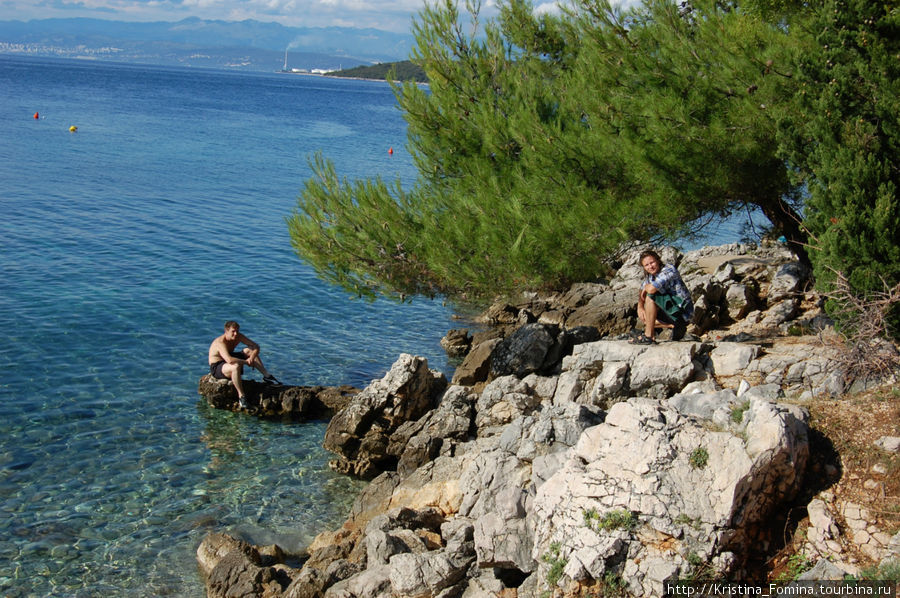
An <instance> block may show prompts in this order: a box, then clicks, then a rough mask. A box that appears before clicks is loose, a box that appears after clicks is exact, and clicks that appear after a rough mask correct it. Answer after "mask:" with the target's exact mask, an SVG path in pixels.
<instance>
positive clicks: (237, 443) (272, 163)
mask: <svg viewBox="0 0 900 598" xmlns="http://www.w3.org/2000/svg"><path fill="white" fill-rule="evenodd" d="M35 112H37V113H38V114H39V118H38V119H34V118H33V115H34V113H35ZM73 125H74V126H77V127H78V130H77V132H76V133H70V132H69V127H70V126H73ZM405 139H406V125H405V123H404V121H403V119H402V116H401V114H400V112H399V111H398V110H397V109H396V108H395V106H394V99H393V95H392V93H391V91H390V88H389V87H388V86H387V85H385V84H383V83H374V82H365V81H340V80H331V79H323V78H317V77H304V76H291V75H280V74H274V73H273V74H244V73H229V72H218V71H197V70H188V69H169V68H154V67H146V66H131V65H117V64H101V63H91V62H81V61H62V60H47V59H28V58H18V57H11V56H0V210H2V218H0V330H2V333H3V336H4V339H3V342H2V345H0V362H2V364H3V366H4V367H3V374H2V376H0V395H2V397H0V594H2V595H4V596H79V597H80V596H126V595H127V596H191V597H201V596H204V595H205V591H204V588H203V584H202V582H201V580H200V578H199V576H198V574H197V571H196V561H195V551H196V548H197V545H198V544H199V542H200V540H201V539H202V538H203V536H204V535H205V534H206V533H207V532H208V531H211V530H216V531H231V532H232V533H236V534H239V535H242V536H243V537H245V538H247V539H250V540H252V541H254V542H262V543H268V542H278V543H279V544H281V545H282V546H284V547H285V548H288V549H291V548H297V547H300V546H302V545H304V544H305V543H306V542H308V541H309V540H310V539H311V537H312V536H313V535H314V534H316V533H318V532H319V531H322V530H323V529H326V528H329V527H333V526H334V525H335V524H337V523H338V522H339V521H340V520H342V519H343V517H344V516H345V515H346V511H347V509H348V507H349V504H350V503H351V502H352V500H353V498H354V497H355V496H356V494H357V492H358V491H359V489H360V485H359V484H358V483H356V482H354V481H351V480H349V479H348V478H346V477H341V476H338V475H336V474H333V473H331V472H330V471H329V470H328V467H327V465H326V463H327V460H328V458H329V455H328V453H326V452H325V451H324V450H323V449H322V448H321V440H322V436H323V433H324V425H325V424H324V423H303V424H285V423H280V422H262V421H258V420H256V419H253V418H248V417H245V416H239V415H235V414H232V413H228V412H221V411H216V410H212V409H209V408H208V407H207V406H206V404H205V402H204V401H203V400H201V398H200V397H199V396H198V394H197V380H198V378H199V377H200V376H201V375H202V374H203V373H205V372H206V370H207V366H206V350H207V347H208V345H209V342H210V341H211V340H212V338H213V337H214V336H216V335H217V334H219V333H220V332H221V329H222V324H223V322H224V321H225V320H227V319H236V320H238V321H240V323H241V325H242V331H243V332H245V333H246V334H247V335H248V336H249V337H250V338H252V339H254V340H256V341H257V342H259V343H260V344H261V345H262V347H263V357H264V358H265V361H266V364H267V365H268V366H269V368H270V369H271V370H272V372H274V373H275V374H276V375H278V376H279V377H280V378H281V379H282V380H283V381H285V382H288V383H292V384H342V383H350V384H355V385H365V384H367V383H368V382H369V381H370V380H371V379H372V378H376V377H380V376H381V375H382V374H383V373H384V372H385V371H386V370H387V369H388V368H389V367H390V366H391V364H392V363H393V361H394V360H395V359H396V358H397V356H398V354H399V353H401V352H410V353H415V354H419V355H424V356H426V357H427V358H428V359H429V363H430V365H431V366H432V367H434V368H437V369H441V370H446V368H447V364H446V358H445V356H444V355H443V352H442V350H441V349H440V347H439V345H438V341H439V339H440V337H441V336H442V335H443V334H444V333H445V332H446V331H447V330H448V329H449V328H452V327H453V325H454V324H453V322H451V321H450V319H449V317H450V312H449V310H448V309H447V308H445V307H443V306H441V305H440V304H439V303H435V302H425V301H423V302H418V303H413V304H411V305H410V304H406V305H397V304H394V303H390V302H376V303H366V302H363V301H358V300H351V299H349V298H348V297H347V296H346V295H344V294H343V293H342V292H340V291H338V290H335V289H332V288H329V287H327V286H325V285H324V284H323V283H321V282H320V281H319V280H318V279H316V278H315V277H314V276H313V274H312V272H311V271H310V269H309V268H308V267H306V266H305V265H304V264H303V263H302V262H301V261H300V260H299V259H298V258H297V257H296V256H295V255H294V254H293V252H292V250H291V247H290V242H289V237H288V234H287V230H286V226H285V223H284V218H285V217H286V216H287V215H289V214H290V212H291V210H292V209H293V207H294V206H295V203H296V197H297V195H298V193H299V191H300V189H301V187H302V184H303V181H304V180H305V179H306V178H307V177H308V176H309V175H310V171H309V168H308V164H307V158H308V157H309V156H310V155H311V154H312V153H313V152H315V151H318V150H322V151H323V152H324V153H325V155H327V156H329V157H331V158H332V159H334V161H335V162H336V165H337V168H338V172H339V173H341V174H343V175H346V176H349V177H365V176H371V175H373V174H382V175H384V176H386V177H388V178H390V179H393V178H395V177H397V176H400V177H401V178H403V179H404V180H406V181H409V180H411V179H412V177H413V176H414V170H413V166H412V162H411V160H410V159H409V156H408V155H406V153H405V151H404V150H403V148H404V144H405ZM391 147H393V148H394V154H393V155H392V156H391V155H389V154H388V149H389V148H391ZM248 375H249V376H251V377H255V378H258V374H257V373H256V372H253V373H252V374H248Z"/></svg>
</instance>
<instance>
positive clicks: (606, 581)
mask: <svg viewBox="0 0 900 598" xmlns="http://www.w3.org/2000/svg"><path fill="white" fill-rule="evenodd" d="M601 583H602V585H603V596H620V595H622V594H624V592H625V588H627V587H628V583H627V582H626V581H625V580H624V579H622V576H621V575H620V574H618V573H615V572H613V571H607V572H606V573H605V574H604V575H603V579H602V580H601Z"/></svg>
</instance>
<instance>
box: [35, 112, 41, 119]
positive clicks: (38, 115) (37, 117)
mask: <svg viewBox="0 0 900 598" xmlns="http://www.w3.org/2000/svg"><path fill="white" fill-rule="evenodd" d="M40 117H41V115H40V114H38V113H37V112H35V113H34V118H35V120H37V119H39V118H40Z"/></svg>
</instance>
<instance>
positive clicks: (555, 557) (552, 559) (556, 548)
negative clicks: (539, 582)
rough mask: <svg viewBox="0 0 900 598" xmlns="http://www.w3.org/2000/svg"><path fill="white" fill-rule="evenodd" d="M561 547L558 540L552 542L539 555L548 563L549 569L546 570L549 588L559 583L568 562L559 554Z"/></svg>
mask: <svg viewBox="0 0 900 598" xmlns="http://www.w3.org/2000/svg"><path fill="white" fill-rule="evenodd" d="M561 549H562V546H561V545H560V543H559V542H553V543H551V544H550V549H549V550H548V551H547V552H546V553H545V554H544V556H543V557H541V560H543V561H544V562H545V563H547V564H548V565H550V570H549V571H547V583H548V584H550V587H551V588H553V587H555V586H556V584H557V583H559V580H560V578H561V577H562V574H563V570H565V568H566V565H567V564H568V560H567V559H564V558H562V556H560V551H561Z"/></svg>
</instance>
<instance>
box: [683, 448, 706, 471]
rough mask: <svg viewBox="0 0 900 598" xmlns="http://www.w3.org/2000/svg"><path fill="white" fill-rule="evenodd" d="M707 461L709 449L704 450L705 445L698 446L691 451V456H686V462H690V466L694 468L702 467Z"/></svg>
mask: <svg viewBox="0 0 900 598" xmlns="http://www.w3.org/2000/svg"><path fill="white" fill-rule="evenodd" d="M708 462H709V451H707V450H706V448H705V447H702V446H698V447H697V448H695V449H694V450H693V451H691V456H690V457H689V458H688V463H690V464H691V467H693V468H694V469H703V468H704V467H706V464H707V463H708Z"/></svg>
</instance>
